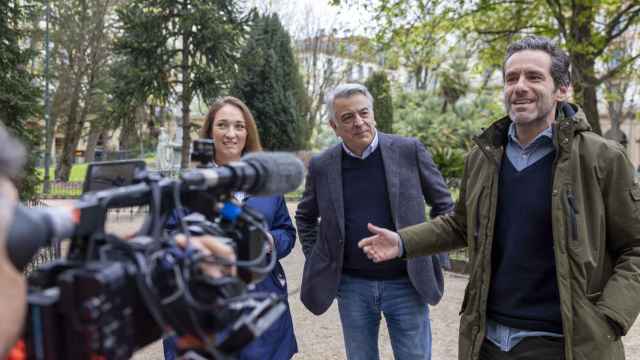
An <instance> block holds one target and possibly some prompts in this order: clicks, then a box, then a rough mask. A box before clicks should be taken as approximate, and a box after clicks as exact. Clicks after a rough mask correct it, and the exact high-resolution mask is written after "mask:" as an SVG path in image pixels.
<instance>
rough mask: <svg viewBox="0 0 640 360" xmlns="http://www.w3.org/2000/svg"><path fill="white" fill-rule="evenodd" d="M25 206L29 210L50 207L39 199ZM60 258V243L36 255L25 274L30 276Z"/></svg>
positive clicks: (41, 250)
mask: <svg viewBox="0 0 640 360" xmlns="http://www.w3.org/2000/svg"><path fill="white" fill-rule="evenodd" d="M24 205H25V206H26V207H29V208H42V207H48V206H49V205H48V204H47V203H46V202H45V201H43V200H39V199H35V200H29V201H27V202H25V203H24ZM60 256H61V249H60V243H56V244H54V245H52V246H48V247H45V248H42V249H40V250H39V251H38V252H37V253H36V255H35V256H34V257H33V259H32V260H31V262H30V263H29V264H28V265H27V266H26V267H25V269H24V273H25V274H26V275H28V274H29V273H31V272H32V271H33V270H35V269H36V268H38V267H39V266H40V265H42V264H46V263H48V262H50V261H53V260H55V259H59V258H60Z"/></svg>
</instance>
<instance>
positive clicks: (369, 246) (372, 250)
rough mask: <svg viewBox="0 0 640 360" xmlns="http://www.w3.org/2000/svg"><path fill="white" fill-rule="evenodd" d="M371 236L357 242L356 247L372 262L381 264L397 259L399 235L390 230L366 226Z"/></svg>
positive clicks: (371, 225) (370, 225)
mask: <svg viewBox="0 0 640 360" xmlns="http://www.w3.org/2000/svg"><path fill="white" fill-rule="evenodd" d="M367 228H368V229H369V231H370V232H371V233H372V234H374V235H373V236H369V237H366V238H364V239H362V240H360V242H358V247H360V248H361V249H362V251H364V253H365V254H366V255H367V257H368V258H369V259H371V260H373V262H376V263H378V262H382V261H387V260H391V259H395V258H397V257H399V256H400V255H401V254H400V241H401V240H400V235H398V233H396V232H393V231H391V230H387V229H384V228H381V227H377V226H375V225H373V224H367Z"/></svg>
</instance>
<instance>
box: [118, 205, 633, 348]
mask: <svg viewBox="0 0 640 360" xmlns="http://www.w3.org/2000/svg"><path fill="white" fill-rule="evenodd" d="M289 211H290V213H291V214H293V213H294V212H295V204H292V203H290V204H289ZM113 220H114V221H112V223H111V225H110V226H109V227H108V229H111V230H113V231H115V232H117V233H121V232H122V233H126V232H129V231H131V229H132V228H134V227H135V226H136V225H137V224H140V219H139V218H136V219H134V220H133V221H132V220H131V217H130V216H128V215H127V216H119V217H117V218H114V219H113ZM282 263H283V266H284V269H285V272H286V274H287V279H288V281H289V291H290V292H291V295H290V297H289V303H290V306H291V311H292V314H293V321H294V325H295V332H296V338H297V340H298V348H299V353H298V354H297V355H296V356H295V357H294V359H297V360H326V359H345V352H344V344H343V340H342V329H341V327H340V320H339V316H338V308H337V305H336V303H335V302H334V304H333V305H332V306H331V308H329V310H328V311H327V312H326V313H325V314H323V315H321V316H315V315H313V314H312V313H311V312H309V311H308V310H306V308H305V307H304V305H302V303H301V302H300V297H299V293H297V291H296V290H297V289H298V288H299V286H300V280H301V278H302V268H303V264H304V256H303V255H302V250H301V247H300V246H299V244H298V245H297V246H296V247H295V248H294V250H293V252H292V253H291V254H290V255H289V256H287V257H286V258H285V259H284V260H283V261H282ZM466 283H467V278H466V276H462V275H458V274H453V273H446V274H445V294H444V297H443V299H442V301H441V302H440V303H439V304H438V305H437V306H435V307H432V308H431V325H432V334H433V359H434V360H455V359H457V355H458V346H457V344H458V341H457V337H458V322H459V317H458V311H459V309H460V305H461V303H462V297H463V294H464V288H465V286H466ZM639 323H640V322H636V324H635V326H634V327H633V328H632V329H631V331H630V332H629V334H628V335H627V336H625V337H624V343H625V349H626V353H627V359H629V360H631V359H639V358H640V324H639ZM379 347H380V355H381V359H393V354H392V350H391V345H390V343H389V335H388V333H387V331H386V325H385V324H384V320H383V324H382V326H381V331H380V340H379ZM162 358H163V356H162V344H161V342H160V341H158V342H156V343H153V344H151V345H149V346H148V347H146V348H145V349H142V350H141V351H139V352H138V353H137V354H136V355H135V356H134V357H133V359H134V360H162Z"/></svg>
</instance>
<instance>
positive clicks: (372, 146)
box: [342, 130, 378, 160]
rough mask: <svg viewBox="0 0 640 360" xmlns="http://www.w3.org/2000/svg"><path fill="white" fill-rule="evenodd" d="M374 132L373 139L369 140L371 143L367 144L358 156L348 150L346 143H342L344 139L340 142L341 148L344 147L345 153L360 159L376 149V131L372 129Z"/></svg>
mask: <svg viewBox="0 0 640 360" xmlns="http://www.w3.org/2000/svg"><path fill="white" fill-rule="evenodd" d="M374 131H375V132H376V133H375V135H374V136H373V140H371V144H369V145H368V146H367V147H366V148H365V149H364V151H363V152H362V156H358V155H356V154H355V153H354V152H353V151H351V150H349V148H348V147H347V145H346V144H345V143H344V141H343V142H342V148H343V149H344V151H345V152H346V153H347V155H349V156H352V157H354V158H356V159H360V160H364V159H366V158H367V157H368V156H369V155H371V154H372V153H373V152H374V151H376V149H377V148H378V131H377V130H374Z"/></svg>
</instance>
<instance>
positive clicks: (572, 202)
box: [566, 189, 579, 241]
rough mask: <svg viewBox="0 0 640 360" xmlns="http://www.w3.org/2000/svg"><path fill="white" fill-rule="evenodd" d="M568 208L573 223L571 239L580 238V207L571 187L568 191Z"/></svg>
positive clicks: (570, 220)
mask: <svg viewBox="0 0 640 360" xmlns="http://www.w3.org/2000/svg"><path fill="white" fill-rule="evenodd" d="M566 199H567V208H568V209H569V223H570V225H571V239H573V240H574V241H577V240H578V219H577V215H578V214H579V212H578V207H577V206H576V197H575V196H574V195H573V191H571V189H567V192H566Z"/></svg>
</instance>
